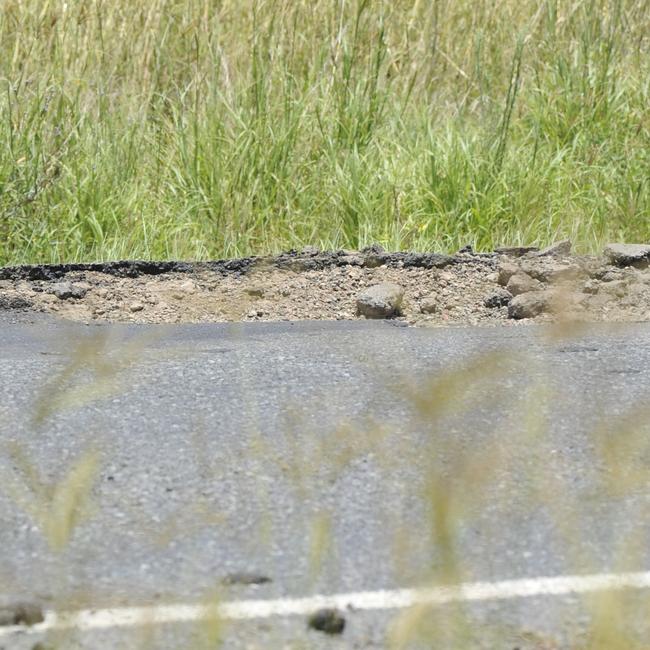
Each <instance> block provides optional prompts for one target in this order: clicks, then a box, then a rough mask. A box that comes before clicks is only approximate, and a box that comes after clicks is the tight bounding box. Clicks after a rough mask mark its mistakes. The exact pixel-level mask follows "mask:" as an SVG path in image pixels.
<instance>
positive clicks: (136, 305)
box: [129, 301, 144, 313]
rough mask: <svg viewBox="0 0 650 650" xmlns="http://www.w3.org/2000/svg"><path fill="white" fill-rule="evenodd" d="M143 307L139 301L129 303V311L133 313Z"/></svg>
mask: <svg viewBox="0 0 650 650" xmlns="http://www.w3.org/2000/svg"><path fill="white" fill-rule="evenodd" d="M143 309H144V305H143V304H142V303H141V302H137V301H136V302H132V303H131V304H130V305H129V311H130V312H132V313H135V312H137V311H142V310H143Z"/></svg>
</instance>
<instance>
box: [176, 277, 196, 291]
mask: <svg viewBox="0 0 650 650" xmlns="http://www.w3.org/2000/svg"><path fill="white" fill-rule="evenodd" d="M178 290H179V291H182V292H183V293H189V294H192V293H196V284H194V282H193V281H192V280H185V282H181V283H180V284H179V285H178Z"/></svg>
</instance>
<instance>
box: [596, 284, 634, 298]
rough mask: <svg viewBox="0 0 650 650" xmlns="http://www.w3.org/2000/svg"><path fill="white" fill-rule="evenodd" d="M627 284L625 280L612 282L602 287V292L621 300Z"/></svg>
mask: <svg viewBox="0 0 650 650" xmlns="http://www.w3.org/2000/svg"><path fill="white" fill-rule="evenodd" d="M627 289H628V283H627V282H626V281H625V280H613V281H612V282H606V283H605V284H603V285H602V289H601V290H602V291H603V292H605V293H609V294H611V295H613V296H617V297H618V298H622V297H623V296H625V294H626V293H627Z"/></svg>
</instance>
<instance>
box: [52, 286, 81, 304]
mask: <svg viewBox="0 0 650 650" xmlns="http://www.w3.org/2000/svg"><path fill="white" fill-rule="evenodd" d="M50 293H53V294H54V295H55V296H56V297H57V298H58V299H59V300H68V299H69V298H74V299H75V300H79V299H81V298H83V297H84V296H85V295H86V294H87V293H88V289H87V288H86V287H85V286H84V285H81V284H72V282H57V283H56V284H54V285H52V288H51V289H50Z"/></svg>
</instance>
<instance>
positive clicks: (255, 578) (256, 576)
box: [221, 571, 272, 585]
mask: <svg viewBox="0 0 650 650" xmlns="http://www.w3.org/2000/svg"><path fill="white" fill-rule="evenodd" d="M221 582H222V583H223V584H224V585H265V584H268V583H269V582H272V580H271V578H269V577H268V576H265V575H264V574H262V573H255V572H252V573H249V572H247V571H237V572H235V573H229V574H228V575H227V576H225V577H224V578H223V580H222V581H221Z"/></svg>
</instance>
